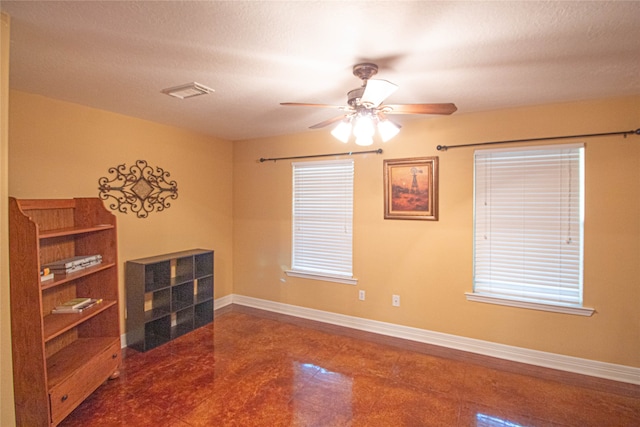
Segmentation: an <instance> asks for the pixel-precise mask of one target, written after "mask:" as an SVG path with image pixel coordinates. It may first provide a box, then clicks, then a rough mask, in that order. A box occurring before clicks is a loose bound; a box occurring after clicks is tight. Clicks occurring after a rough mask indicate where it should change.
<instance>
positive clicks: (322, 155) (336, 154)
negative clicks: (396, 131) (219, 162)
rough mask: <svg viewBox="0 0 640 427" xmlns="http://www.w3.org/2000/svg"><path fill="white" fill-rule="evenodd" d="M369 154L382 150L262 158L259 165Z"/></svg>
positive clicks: (379, 152)
mask: <svg viewBox="0 0 640 427" xmlns="http://www.w3.org/2000/svg"><path fill="white" fill-rule="evenodd" d="M370 153H377V154H382V148H378V149H377V150H370V151H349V152H346V153H333V154H314V155H311V156H295V157H274V158H271V159H265V158H264V157H261V158H260V163H262V162H267V161H273V162H275V161H277V160H291V159H311V158H313V157H331V156H352V155H354V154H370Z"/></svg>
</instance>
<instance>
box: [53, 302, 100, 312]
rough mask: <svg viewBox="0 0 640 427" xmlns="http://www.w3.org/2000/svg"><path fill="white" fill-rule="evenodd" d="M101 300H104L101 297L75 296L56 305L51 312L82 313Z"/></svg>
mask: <svg viewBox="0 0 640 427" xmlns="http://www.w3.org/2000/svg"><path fill="white" fill-rule="evenodd" d="M101 302H102V300H101V299H93V298H74V299H71V300H69V301H67V302H64V303H62V304H60V305H58V306H56V308H54V309H53V310H52V311H51V313H53V314H68V313H82V312H83V311H84V310H86V309H88V308H91V307H93V306H94V305H96V304H100V303H101Z"/></svg>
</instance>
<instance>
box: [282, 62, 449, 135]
mask: <svg viewBox="0 0 640 427" xmlns="http://www.w3.org/2000/svg"><path fill="white" fill-rule="evenodd" d="M377 73H378V66H377V65H376V64H372V63H368V62H365V63H362V64H356V65H354V67H353V74H354V75H355V76H356V77H358V78H359V79H361V80H362V86H361V87H359V88H357V89H353V90H351V91H349V92H348V93H347V104H348V105H346V106H337V105H327V104H307V103H299V102H282V103H280V105H285V106H294V107H321V108H337V109H339V110H342V111H343V112H344V113H343V114H342V115H340V116H337V117H334V118H331V119H329V120H325V121H323V122H320V123H317V124H315V125H313V126H310V129H319V128H322V127H325V126H328V125H330V124H333V123H336V122H340V123H339V124H338V125H337V126H336V127H335V128H334V129H333V131H332V132H331V134H332V135H333V136H335V137H336V138H337V139H339V140H340V141H342V142H345V143H346V142H347V141H348V140H349V137H350V135H351V131H352V130H353V133H354V135H355V136H356V144H358V145H371V144H372V143H373V135H374V134H375V129H376V127H377V129H378V132H379V133H380V137H381V138H382V140H383V141H385V142H386V141H388V140H389V139H391V138H393V137H394V136H395V135H396V134H397V133H398V132H399V131H400V125H398V124H397V123H394V122H393V121H391V120H389V119H388V118H387V115H388V114H444V115H448V114H452V113H453V112H455V111H456V110H457V109H458V108H457V107H456V106H455V104H451V103H445V104H383V102H384V100H385V99H386V98H387V97H388V96H389V95H391V94H392V93H393V92H395V91H396V89H397V88H398V86H397V85H395V84H393V83H391V82H389V81H387V80H379V79H371V77H372V76H374V75H376V74H377Z"/></svg>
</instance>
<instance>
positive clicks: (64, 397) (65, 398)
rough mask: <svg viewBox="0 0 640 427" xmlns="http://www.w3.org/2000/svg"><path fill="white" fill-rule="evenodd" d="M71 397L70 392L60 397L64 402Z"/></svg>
mask: <svg viewBox="0 0 640 427" xmlns="http://www.w3.org/2000/svg"><path fill="white" fill-rule="evenodd" d="M68 398H69V395H68V394H65V395H63V396H62V398H61V399H60V401H62V402H64V401H65V400H67V399H68Z"/></svg>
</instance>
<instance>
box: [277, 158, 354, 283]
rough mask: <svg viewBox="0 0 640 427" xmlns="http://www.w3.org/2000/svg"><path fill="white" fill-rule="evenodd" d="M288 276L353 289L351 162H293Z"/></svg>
mask: <svg viewBox="0 0 640 427" xmlns="http://www.w3.org/2000/svg"><path fill="white" fill-rule="evenodd" d="M292 167H293V210H292V215H293V221H292V222H293V233H292V234H293V242H292V251H291V253H292V260H291V270H289V271H287V274H288V275H292V276H298V277H306V278H315V279H322V280H329V281H334V282H341V283H350V284H355V283H356V280H355V279H354V278H353V272H352V240H353V239H352V235H353V169H354V167H353V160H351V159H350V160H329V161H319V162H294V163H292Z"/></svg>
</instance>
